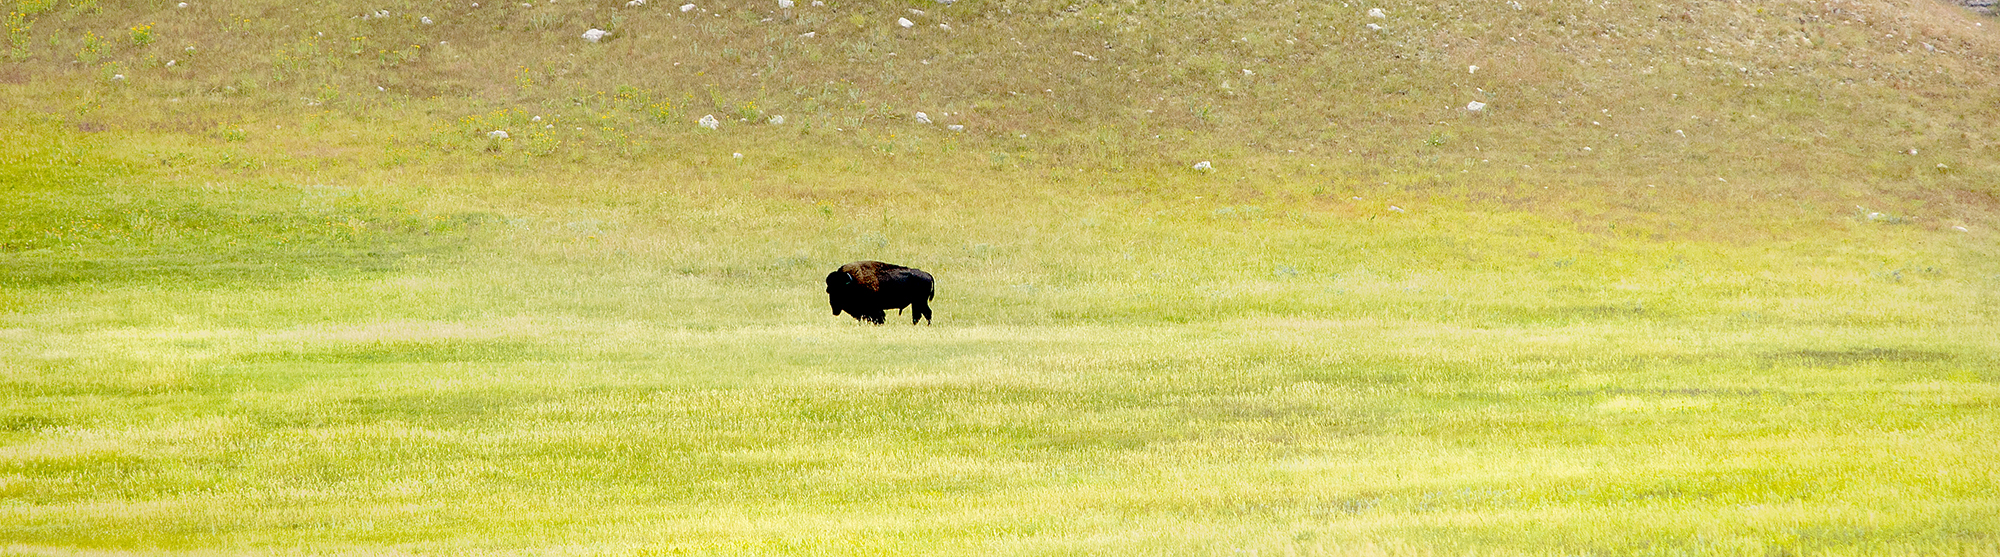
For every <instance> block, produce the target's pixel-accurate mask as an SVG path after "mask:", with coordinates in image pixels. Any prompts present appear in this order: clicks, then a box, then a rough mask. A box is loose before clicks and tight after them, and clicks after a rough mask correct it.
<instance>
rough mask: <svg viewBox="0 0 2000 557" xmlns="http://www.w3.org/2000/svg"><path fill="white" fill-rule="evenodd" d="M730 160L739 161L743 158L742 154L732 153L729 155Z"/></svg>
mask: <svg viewBox="0 0 2000 557" xmlns="http://www.w3.org/2000/svg"><path fill="white" fill-rule="evenodd" d="M730 158H737V159H740V158H743V153H734V154H731V155H730Z"/></svg>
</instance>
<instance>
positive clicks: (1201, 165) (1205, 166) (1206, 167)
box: [1194, 161, 1215, 172]
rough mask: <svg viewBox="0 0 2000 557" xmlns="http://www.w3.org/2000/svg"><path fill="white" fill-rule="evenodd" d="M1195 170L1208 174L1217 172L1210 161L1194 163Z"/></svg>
mask: <svg viewBox="0 0 2000 557" xmlns="http://www.w3.org/2000/svg"><path fill="white" fill-rule="evenodd" d="M1194 169H1195V170H1200V171H1202V172H1208V171H1210V170H1215V165H1212V164H1209V163H1208V161H1201V162H1198V163H1194Z"/></svg>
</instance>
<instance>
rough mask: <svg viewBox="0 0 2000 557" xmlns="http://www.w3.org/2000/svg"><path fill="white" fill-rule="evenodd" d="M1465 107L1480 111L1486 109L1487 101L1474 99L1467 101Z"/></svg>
mask: <svg viewBox="0 0 2000 557" xmlns="http://www.w3.org/2000/svg"><path fill="white" fill-rule="evenodd" d="M1465 109H1466V110H1469V111H1472V112H1479V111H1481V110H1486V103H1483V102H1479V101H1472V102H1469V103H1465Z"/></svg>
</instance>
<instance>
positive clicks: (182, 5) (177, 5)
mask: <svg viewBox="0 0 2000 557" xmlns="http://www.w3.org/2000/svg"><path fill="white" fill-rule="evenodd" d="M174 7H176V8H185V7H188V3H187V2H181V3H179V4H175V5H174Z"/></svg>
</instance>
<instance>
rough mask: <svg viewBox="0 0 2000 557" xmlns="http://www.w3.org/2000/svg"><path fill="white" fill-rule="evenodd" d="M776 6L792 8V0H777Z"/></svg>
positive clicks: (786, 8)
mask: <svg viewBox="0 0 2000 557" xmlns="http://www.w3.org/2000/svg"><path fill="white" fill-rule="evenodd" d="M778 8H779V9H785V10H789V9H792V0H778Z"/></svg>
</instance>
